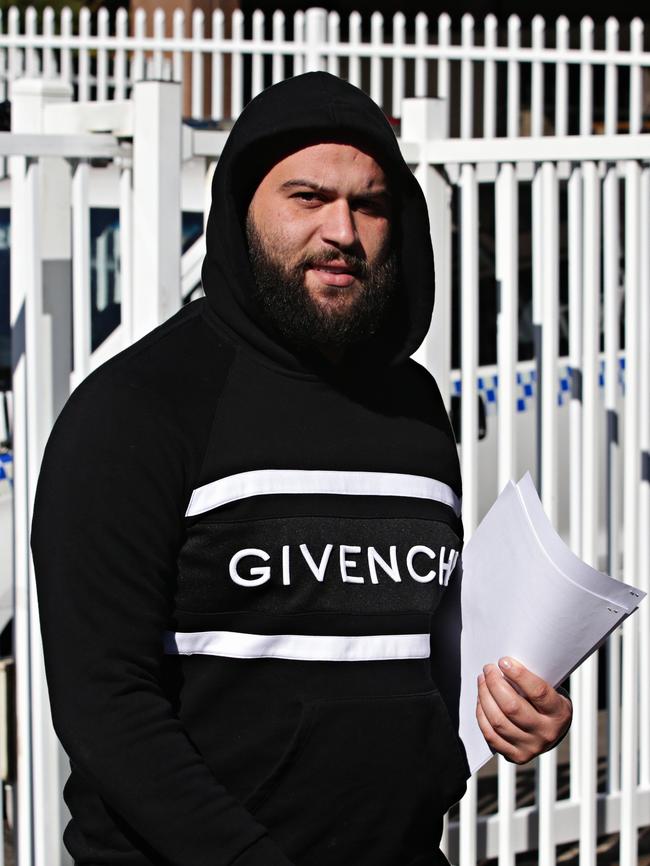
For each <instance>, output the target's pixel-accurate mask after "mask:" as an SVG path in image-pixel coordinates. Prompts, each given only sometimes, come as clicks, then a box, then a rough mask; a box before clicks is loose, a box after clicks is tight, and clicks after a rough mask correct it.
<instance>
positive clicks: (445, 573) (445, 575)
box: [439, 547, 458, 586]
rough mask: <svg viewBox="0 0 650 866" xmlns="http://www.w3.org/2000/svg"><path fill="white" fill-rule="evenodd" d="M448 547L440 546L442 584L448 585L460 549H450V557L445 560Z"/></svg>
mask: <svg viewBox="0 0 650 866" xmlns="http://www.w3.org/2000/svg"><path fill="white" fill-rule="evenodd" d="M445 553H446V548H444V547H441V548H440V578H439V580H440V586H447V584H448V583H449V578H450V577H451V573H452V571H453V570H454V568H455V567H456V561H457V560H458V551H457V550H453V549H452V550H450V551H449V559H447V560H445Z"/></svg>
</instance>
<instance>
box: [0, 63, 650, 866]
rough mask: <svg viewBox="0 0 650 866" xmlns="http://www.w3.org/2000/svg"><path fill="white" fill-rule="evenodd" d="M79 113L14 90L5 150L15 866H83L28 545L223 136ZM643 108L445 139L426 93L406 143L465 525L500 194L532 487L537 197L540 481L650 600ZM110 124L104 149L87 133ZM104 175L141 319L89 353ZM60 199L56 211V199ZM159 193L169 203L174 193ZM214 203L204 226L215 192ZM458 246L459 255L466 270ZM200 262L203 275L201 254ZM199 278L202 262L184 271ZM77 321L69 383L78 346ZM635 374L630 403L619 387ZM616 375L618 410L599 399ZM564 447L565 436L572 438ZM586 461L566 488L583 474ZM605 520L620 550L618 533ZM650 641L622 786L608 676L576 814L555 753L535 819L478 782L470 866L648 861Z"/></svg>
mask: <svg viewBox="0 0 650 866" xmlns="http://www.w3.org/2000/svg"><path fill="white" fill-rule="evenodd" d="M635 76H636V78H635ZM632 79H633V81H634V80H636V82H637V83H636V84H635V85H634V87H637V86H640V79H641V64H639V65H638V67H637V71H636V73H635V75H634V76H633V77H632ZM71 95H72V94H71V90H70V88H69V87H67V86H66V85H65V84H63V83H61V82H54V81H49V82H48V81H44V80H41V81H38V82H37V81H29V80H25V81H22V82H16V83H15V84H14V86H13V93H12V108H13V122H14V129H15V134H14V135H12V136H11V137H7V136H0V155H4V156H6V157H11V196H12V231H13V243H12V247H13V252H14V255H13V256H12V299H11V300H12V323H13V329H14V340H15V341H16V345H17V346H24V350H23V351H22V352H18V353H17V354H18V359H17V364H16V368H15V371H14V447H15V452H14V461H15V462H14V466H15V467H16V469H15V472H14V485H15V486H14V507H15V515H16V520H15V581H16V609H15V646H16V658H17V713H18V725H19V736H20V739H21V743H23V744H25V743H28V744H31V748H24V746H23V747H22V748H21V750H20V751H19V755H18V779H17V791H18V805H17V822H18V823H17V826H18V833H17V841H18V855H19V866H32V864H34V866H57V864H58V863H59V862H65V861H64V860H63V859H59V858H61V857H62V855H61V854H60V841H59V840H60V831H61V823H62V820H63V811H62V808H61V803H60V798H59V793H58V789H59V786H60V775H61V766H62V762H61V754H60V751H59V748H58V746H57V744H56V741H55V739H54V736H53V734H52V731H51V727H50V720H49V711H48V706H47V698H46V691H45V683H44V678H43V671H42V665H41V661H40V652H41V650H40V643H39V631H38V627H37V620H36V608H35V600H34V593H33V575H32V574H31V565H30V559H29V548H28V543H27V540H28V528H29V521H30V514H31V501H32V496H33V492H34V485H35V481H36V476H37V472H38V466H39V463H40V455H41V452H42V448H43V445H44V442H45V439H46V437H47V434H48V432H49V429H50V426H51V423H52V420H53V418H54V416H55V414H56V412H57V411H58V407H59V406H60V405H61V403H62V401H63V400H64V399H65V397H66V395H67V393H68V391H69V388H70V387H71V386H73V385H74V384H75V383H76V382H77V381H79V379H80V378H82V377H83V376H84V375H86V374H87V372H88V371H89V370H90V369H92V368H93V367H94V366H96V365H97V363H100V362H101V360H103V359H104V358H106V357H109V356H110V355H111V354H112V353H113V352H115V351H117V350H119V349H120V348H121V347H122V346H126V345H128V344H129V342H131V341H132V340H133V339H134V338H136V337H137V336H139V335H140V334H142V333H144V332H145V331H147V330H148V329H150V328H151V327H153V326H154V325H155V324H156V323H157V322H158V321H160V320H161V319H162V318H164V317H165V316H167V315H168V314H170V313H171V312H173V310H174V309H175V308H176V307H178V306H179V305H180V303H181V297H182V271H183V268H182V264H181V262H182V259H181V252H180V227H179V213H180V200H181V187H182V183H181V177H182V172H183V171H186V170H187V168H188V166H189V165H190V164H191V165H193V167H194V170H195V171H196V173H197V175H198V176H199V177H200V178H201V180H200V183H201V185H202V187H203V189H204V190H206V191H207V190H208V189H209V180H210V177H211V170H212V167H213V164H214V161H215V160H216V159H217V158H218V155H219V153H220V152H221V148H222V147H223V143H224V141H225V138H226V135H227V134H226V133H225V132H221V131H208V130H200V129H192V128H190V127H188V126H183V128H182V135H181V93H180V88H179V87H178V86H176V85H173V84H164V83H156V82H145V83H140V84H137V85H136V86H135V87H134V88H133V93H132V96H133V102H131V101H117V102H115V103H114V104H113V106H112V107H111V106H107V105H105V104H104V105H96V106H94V107H93V106H87V105H78V106H72V107H71V106H70V105H69V104H68V102H69V100H70V98H71ZM636 105H637V107H636V109H635V111H634V112H633V113H632V115H631V121H632V130H631V132H630V134H627V135H616V134H608V135H603V136H593V135H582V136H560V137H558V136H554V137H549V136H541V135H535V136H533V137H526V138H514V137H513V138H511V139H508V140H507V141H499V140H494V141H486V140H477V141H473V140H470V139H463V140H461V141H458V140H456V141H448V140H446V133H447V132H448V126H447V118H448V116H449V115H448V109H447V107H446V104H445V102H444V101H440V100H432V99H425V98H418V99H406V101H403V103H402V111H401V113H402V135H401V140H400V145H401V147H402V151H403V153H404V155H405V158H406V159H407V161H408V162H409V164H411V165H412V167H413V170H414V171H415V173H416V175H417V177H418V179H419V181H420V183H421V185H422V187H423V189H424V191H425V194H426V197H427V201H428V203H429V209H430V215H431V223H432V234H433V242H434V248H435V250H436V257H437V269H436V270H437V306H436V314H435V316H434V320H433V323H432V328H431V331H430V334H429V336H428V338H427V341H426V343H425V345H424V347H423V349H422V351H421V353H420V359H421V360H422V361H423V362H424V363H426V364H427V366H429V367H430V368H431V369H432V370H433V371H434V373H435V374H436V376H437V378H438V380H439V382H440V385H441V388H442V390H443V393H445V394H446V395H447V396H450V395H451V393H452V390H453V388H452V383H453V382H456V381H458V382H459V383H460V389H461V390H462V394H463V400H462V405H461V434H462V442H463V443H465V444H463V446H462V449H461V459H462V465H463V476H464V486H465V494H464V512H463V516H464V521H465V526H466V529H467V532H468V534H471V531H472V529H473V528H474V527H475V525H476V523H477V521H478V519H479V517H480V512H481V510H482V509H481V506H480V504H479V490H480V489H481V487H482V486H484V479H485V475H486V472H489V471H491V467H488V466H486V465H485V463H486V461H484V460H482V459H481V447H482V445H483V443H481V442H478V441H477V438H478V437H477V428H478V404H477V396H478V393H479V387H478V376H479V372H480V371H479V367H478V336H479V327H480V323H479V304H478V300H479V298H478V294H479V239H478V213H479V197H480V194H481V191H482V190H486V189H487V190H490V191H492V194H493V195H494V209H495V236H494V249H495V256H496V279H497V281H498V284H499V292H500V305H499V315H498V321H497V326H496V335H495V340H496V357H497V365H496V372H497V374H498V386H497V399H496V415H495V419H496V422H497V432H496V435H497V438H498V449H497V460H496V461H495V462H496V466H497V473H498V478H497V484H498V485H499V486H502V484H503V483H504V482H505V480H507V479H508V478H510V477H511V476H512V475H514V474H515V473H516V471H517V469H518V467H519V461H520V458H521V454H522V452H523V451H524V450H525V447H526V443H525V442H524V441H523V437H524V433H523V432H522V428H521V427H520V426H519V425H518V424H517V423H516V417H517V415H516V409H517V395H516V376H517V371H518V370H519V369H520V365H518V362H517V329H518V320H517V312H516V311H517V302H518V298H519V294H520V286H519V285H518V275H519V265H520V262H521V258H522V255H523V251H522V250H521V249H520V242H519V239H520V231H519V215H520V211H521V208H520V207H519V206H518V199H519V197H520V196H521V195H522V194H523V190H524V188H527V189H529V191H530V196H531V204H530V207H531V212H532V251H531V256H532V276H533V285H532V291H533V310H534V314H533V320H534V325H535V332H536V335H537V340H536V346H537V358H536V361H535V362H534V363H535V370H536V373H537V377H536V386H537V390H536V393H535V398H534V401H535V403H536V417H537V425H536V428H535V429H534V430H533V431H532V433H533V435H534V436H535V437H536V441H537V454H538V455H539V460H538V461H536V462H537V464H538V465H532V466H530V467H529V468H531V470H533V471H534V473H535V474H536V477H537V482H538V486H539V488H540V491H541V494H542V498H543V501H544V505H545V507H546V510H547V512H548V514H549V516H550V517H551V519H552V520H553V521H554V522H555V523H556V524H557V523H558V509H559V504H560V500H561V499H562V498H567V499H568V501H569V502H570V506H571V507H570V515H569V530H570V538H571V543H572V546H573V548H574V550H576V552H578V553H579V554H580V555H581V556H582V557H583V558H584V559H586V560H588V561H590V562H591V563H593V564H595V565H597V566H599V567H603V568H604V567H606V566H607V565H608V564H609V568H610V569H611V571H612V573H614V574H617V575H623V574H624V575H625V578H626V579H627V580H629V581H630V582H631V583H635V584H637V585H639V586H640V587H641V588H643V589H645V590H646V591H648V590H649V589H650V587H649V586H648V583H649V576H650V532H649V531H648V529H649V527H650V478H649V477H648V471H647V461H648V459H649V458H648V455H649V454H650V405H649V399H650V353H649V352H648V351H647V347H648V345H650V291H649V289H650V137H646V136H643V135H640V134H639V131H640V128H641V126H640V124H641V118H642V111H641V103H640V102H638V103H637V104H636ZM92 129H102V130H103V133H101V134H100V133H94V134H91V133H90V130H92ZM587 131H590V127H589V129H588V130H587ZM163 142H164V147H163V146H162V143H163ZM93 157H95V158H97V157H103V158H105V159H106V160H110V161H112V163H113V164H114V166H115V172H116V174H115V177H116V182H117V184H118V185H119V201H120V235H119V237H120V270H121V280H120V286H121V288H120V291H121V309H122V320H121V324H120V326H119V328H118V329H117V330H116V331H115V332H114V333H113V335H112V336H111V337H110V338H109V340H107V341H106V342H105V343H104V344H103V345H102V346H101V347H100V348H99V349H98V350H97V351H96V352H92V351H91V342H90V325H89V318H90V316H89V300H88V299H89V280H90V277H89V274H90V263H89V252H88V219H89V216H88V214H89V189H88V174H89V171H90V168H89V160H90V159H91V158H93ZM162 177H164V183H161V178H162ZM46 186H47V188H48V190H49V195H50V198H48V201H47V204H48V207H44V206H43V199H42V195H43V190H44V189H45V187H46ZM163 188H164V191H165V198H164V199H163V198H161V197H160V196H159V195H158V193H159V192H160V191H161V190H162V189H163ZM203 201H204V202H205V207H206V209H207V206H208V202H209V198H208V196H207V195H206V194H204V195H203ZM456 202H458V203H459V206H460V207H459V210H457V209H456ZM562 235H565V236H566V237H565V245H566V251H567V256H566V257H567V270H566V273H564V272H561V269H560V260H561V255H560V246H561V236H562ZM454 244H458V246H459V252H460V255H459V256H458V257H456V256H455V255H454V253H453V246H454ZM601 247H602V249H603V252H602V262H601ZM196 249H197V250H198V249H199V248H196ZM192 255H193V256H194V258H200V257H199V256H198V254H197V252H196V251H195V252H194V253H193V254H192ZM456 258H458V261H460V274H459V283H460V285H459V288H460V293H461V299H460V300H461V303H460V309H461V315H460V328H461V364H460V370H459V371H458V375H456V374H455V373H454V372H453V371H452V363H451V338H450V331H451V321H452V300H451V299H452V284H453V282H454V274H453V267H454V260H455V259H456ZM601 264H602V267H601ZM192 267H195V265H193V264H191V263H188V265H187V268H186V270H187V271H188V273H189V272H190V271H191V268H192ZM156 275H157V276H156ZM564 283H566V286H565V288H566V289H567V291H568V307H569V315H568V323H569V331H570V332H569V337H568V345H569V362H570V365H571V376H572V379H571V384H570V389H571V390H570V399H569V401H568V403H569V405H568V406H566V405H564V406H559V405H558V392H559V391H560V390H561V383H560V374H559V371H560V367H559V365H560V359H559V348H558V339H559V338H558V330H559V327H558V326H559V300H560V293H561V289H562V287H563V284H564ZM70 285H71V286H72V291H71V292H70ZM622 313H623V324H621V314H622ZM70 318H72V321H73V323H74V329H73V330H74V344H73V345H74V353H73V361H72V369H71V368H70V367H71V364H70V353H69V342H67V341H68V340H69V338H70V332H69V330H66V327H67V326H66V322H67V321H69V319H70ZM601 331H602V334H603V338H604V347H601V345H600V342H601ZM62 334H63V337H62V336H61V335H62ZM602 348H604V352H603V351H602ZM622 356H623V357H624V363H625V382H624V385H625V387H624V392H623V391H622V390H621V387H620V384H619V380H620V376H619V370H620V363H621V357H622ZM601 364H603V365H604V386H605V390H604V395H603V392H602V390H601V388H600V387H599V381H598V376H599V371H600V367H601ZM561 418H562V419H563V420H562V424H563V425H564V426H563V427H562V428H560V420H561ZM617 420H620V424H619V427H620V431H619V435H618V437H617V436H616V435H615V433H616V426H617V425H616V421H617ZM560 429H564V430H565V435H566V439H565V440H564V441H562V440H561V439H560ZM566 453H568V454H569V460H568V463H567V465H568V471H566V472H564V471H562V470H561V466H563V465H564V463H563V460H562V455H563V454H566ZM643 467H645V470H644V469H643ZM601 487H605V489H606V493H607V496H606V499H605V501H606V502H608V503H609V510H608V512H607V515H606V517H607V520H603V514H602V513H600V512H601V511H602V506H601V505H599V503H600V497H599V489H600V488H601ZM602 525H605V532H604V534H603V533H600V532H599V528H600V527H601V526H602ZM649 640H650V606H648V605H647V604H646V605H643V606H642V608H641V610H640V612H639V614H638V615H637V616H635V617H633V618H631V619H630V620H628V621H627V622H626V623H625V624H624V626H623V628H622V629H621V630H619V632H617V633H616V634H615V635H614V636H613V637H612V638H611V639H610V642H609V647H610V649H609V688H608V706H607V713H608V720H609V739H608V755H607V757H608V767H607V777H606V787H605V790H602V791H599V789H598V780H597V759H598V756H597V719H598V714H597V695H596V660H595V659H592V660H590V661H589V662H588V663H587V664H586V665H585V666H584V667H583V668H582V669H581V670H580V671H579V672H578V673H576V674H575V675H574V676H573V678H572V683H571V688H572V694H573V700H574V707H575V721H574V726H573V731H572V734H571V740H570V763H569V772H570V789H569V796H568V798H567V797H564V798H558V791H557V784H556V779H557V769H558V768H557V760H556V756H555V754H553V753H552V754H548V755H545V756H544V757H543V758H542V759H541V760H540V761H539V762H538V770H537V773H538V785H537V792H536V797H535V802H534V804H532V805H528V806H525V807H521V806H517V802H516V796H515V791H516V778H517V774H518V772H521V771H517V770H516V768H515V767H514V766H513V765H510V764H507V763H506V762H505V761H501V762H500V763H499V770H498V773H499V779H498V784H499V788H498V791H499V793H498V797H499V802H498V811H496V812H493V813H491V814H487V815H485V814H481V815H480V816H479V815H478V814H477V813H478V801H477V800H478V798H477V783H476V780H472V781H471V782H470V785H469V790H468V793H467V795H466V797H465V798H464V799H463V801H462V803H461V807H460V822H458V821H456V820H453V821H450V822H449V826H448V835H447V847H448V850H449V852H450V856H451V859H452V862H454V863H457V864H460V866H473V864H475V863H476V862H477V859H479V858H481V857H487V856H489V857H498V858H499V864H500V866H511V864H514V862H515V855H516V854H517V853H518V852H522V851H531V850H539V863H540V864H543V866H555V863H556V854H555V852H556V846H557V845H558V844H560V843H562V842H568V841H574V840H576V841H578V842H579V845H580V851H581V866H593V864H595V863H596V838H597V835H598V833H602V832H614V831H620V835H621V863H622V864H623V866H635V864H636V862H637V854H636V851H637V845H636V833H637V828H638V827H639V826H646V825H650V644H649Z"/></svg>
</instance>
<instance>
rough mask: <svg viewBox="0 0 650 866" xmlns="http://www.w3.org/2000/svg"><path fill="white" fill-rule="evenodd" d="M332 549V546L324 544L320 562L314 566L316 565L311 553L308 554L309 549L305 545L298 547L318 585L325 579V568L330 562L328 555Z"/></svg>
mask: <svg viewBox="0 0 650 866" xmlns="http://www.w3.org/2000/svg"><path fill="white" fill-rule="evenodd" d="M333 547H334V545H333V544H326V545H325V550H324V551H323V555H322V556H321V560H320V562H319V564H318V565H316V563H315V562H314V558H313V557H312V555H311V553H310V552H309V548H308V547H307V545H306V544H301V545H300V552H301V553H302V555H303V557H304V558H305V562H306V563H307V565H308V566H309V568H310V569H311V572H312V574H313V575H314V577H315V578H316V580H318V581H319V582H320V583H322V582H323V579H324V577H325V569H326V568H327V563H328V562H329V560H330V553H331V552H332V549H333Z"/></svg>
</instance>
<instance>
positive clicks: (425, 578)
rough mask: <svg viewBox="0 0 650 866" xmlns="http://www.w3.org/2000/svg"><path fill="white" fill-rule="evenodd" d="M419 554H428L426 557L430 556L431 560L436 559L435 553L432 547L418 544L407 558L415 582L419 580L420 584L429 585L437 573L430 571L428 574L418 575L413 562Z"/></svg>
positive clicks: (409, 571)
mask: <svg viewBox="0 0 650 866" xmlns="http://www.w3.org/2000/svg"><path fill="white" fill-rule="evenodd" d="M443 550H444V547H443ZM418 553H426V555H427V556H430V557H431V559H435V558H436V555H435V553H434V552H433V550H431V548H430V547H426V546H425V545H424V544H416V545H415V547H412V548H411V549H410V550H409V552H408V554H407V556H406V567H407V569H408V573H409V574H410V575H411V577H412V578H413V580H417V582H418V583H429V582H430V581H432V580H433V579H434V578H435V576H436V573H435V571H428V572H427V573H426V574H418V573H417V571H416V570H415V569H414V568H413V560H414V559H415V557H416V556H417V555H418Z"/></svg>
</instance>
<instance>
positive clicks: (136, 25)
mask: <svg viewBox="0 0 650 866" xmlns="http://www.w3.org/2000/svg"><path fill="white" fill-rule="evenodd" d="M647 42H648V39H647V34H646V33H645V30H644V25H643V22H642V21H641V20H640V19H634V20H633V21H632V22H631V23H630V24H629V25H627V24H626V25H625V26H621V25H620V24H619V22H618V21H617V20H616V19H614V18H610V19H609V20H608V21H607V23H606V24H605V25H604V27H596V26H595V24H594V22H593V21H592V19H590V18H583V19H582V20H581V21H580V22H579V24H575V25H572V24H571V23H570V22H569V20H568V19H567V18H566V17H564V16H562V17H560V18H558V19H557V21H555V22H552V23H547V22H546V21H545V20H544V19H543V18H542V17H541V16H535V17H534V18H533V19H532V23H531V24H530V26H528V25H526V26H524V25H523V24H522V21H521V20H520V18H518V17H517V16H516V15H513V16H510V18H508V20H507V22H499V21H498V20H497V19H496V17H495V16H494V15H487V16H486V17H485V19H483V20H482V21H478V20H475V19H474V18H473V17H472V16H470V15H464V16H463V17H462V19H461V21H460V25H459V26H456V25H455V24H454V23H453V22H452V19H451V17H450V16H449V15H447V14H443V15H440V16H439V17H437V18H434V17H432V16H427V15H426V14H425V13H422V12H421V13H418V14H417V15H415V16H409V17H407V16H405V15H404V14H403V13H402V12H397V13H396V14H394V15H392V16H384V15H382V14H381V13H380V12H373V13H372V14H371V15H369V16H365V17H364V16H362V15H361V14H360V13H358V12H352V13H350V14H349V15H340V14H339V13H338V12H327V11H326V10H324V9H321V8H308V9H306V10H304V11H303V10H301V11H298V12H296V13H294V14H293V15H285V13H284V12H282V11H281V10H276V11H275V12H273V13H271V14H264V13H263V12H261V11H260V10H256V11H255V12H253V13H252V14H251V15H248V16H247V15H244V13H243V12H242V11H241V10H235V11H234V12H233V13H232V14H231V15H229V16H226V15H225V14H224V12H223V11H222V10H220V9H218V10H215V12H214V13H212V15H210V16H207V17H206V16H205V15H204V13H203V12H202V11H201V10H195V11H194V13H193V14H192V15H191V16H186V15H185V13H184V12H183V11H182V10H180V9H177V10H175V12H174V13H173V15H172V16H168V15H166V14H165V12H164V10H162V9H156V10H155V11H154V12H153V13H152V14H151V15H147V13H146V12H145V11H144V10H143V9H138V10H137V11H136V12H135V13H134V14H133V15H131V16H129V14H128V13H127V11H126V9H119V10H118V11H117V13H116V14H115V15H114V16H112V15H111V14H109V11H108V10H107V9H105V8H101V9H99V10H98V12H97V14H96V16H95V17H94V19H93V16H92V15H91V12H90V10H89V9H88V8H87V7H84V8H82V9H81V10H80V12H79V15H78V19H77V20H76V21H75V18H74V16H73V14H72V11H71V10H70V9H69V8H65V9H63V10H62V11H61V12H60V14H56V13H55V12H54V11H53V10H52V9H51V8H49V7H48V8H46V9H45V10H44V11H43V13H42V14H41V15H40V16H39V14H38V13H37V11H36V9H35V8H33V7H30V8H29V9H27V10H26V12H25V13H24V14H22V13H21V12H20V11H19V9H18V8H17V7H11V8H9V10H8V11H7V12H6V14H5V15H4V16H3V17H2V18H0V97H2V96H4V97H6V95H7V92H8V85H9V83H10V82H11V81H13V80H14V79H16V78H19V77H21V76H23V75H25V76H29V77H38V76H43V77H45V78H60V79H62V80H63V81H66V82H69V83H71V84H73V85H74V88H75V95H76V98H77V99H78V100H79V101H82V102H85V101H88V100H90V99H94V100H99V101H103V100H107V99H116V100H123V99H125V98H127V97H128V96H129V95H130V93H131V90H132V87H133V84H134V83H135V82H136V81H140V80H143V79H145V78H149V79H157V80H173V81H178V82H181V83H182V84H183V99H184V101H183V105H184V113H185V115H186V116H192V117H194V118H201V119H214V120H217V121H228V120H230V119H232V118H236V117H237V116H238V114H239V113H240V112H241V110H242V108H243V106H244V105H245V104H246V102H247V101H248V100H249V99H251V98H252V97H254V96H255V95H256V94H257V93H259V92H260V91H261V90H262V89H263V88H264V87H266V86H268V85H270V84H272V83H276V82H277V81H280V80H281V79H283V78H285V77H288V76H290V75H296V74H299V73H301V72H305V71H310V70H316V69H325V70H327V71H329V72H331V73H333V74H335V75H340V76H342V77H345V78H346V79H347V80H349V81H350V82H351V83H352V84H355V85H357V86H359V87H361V88H363V89H364V90H366V91H367V92H368V93H369V94H370V95H371V96H372V98H373V99H374V100H375V101H376V102H377V103H378V104H379V105H381V106H382V107H383V109H384V111H385V112H386V113H387V114H388V115H389V116H390V117H392V118H394V119H395V122H396V123H397V122H398V121H399V119H400V118H401V116H402V103H403V100H404V99H405V98H408V97H412V96H415V97H433V96H436V97H439V98H441V99H444V100H445V104H446V105H447V109H446V111H447V113H446V118H445V119H446V126H447V135H450V136H452V137H461V138H470V137H472V136H478V135H480V136H482V137H484V138H492V137H494V136H508V137H515V136H520V135H531V136H542V135H550V134H553V135H559V136H564V135H567V134H571V135H573V134H580V135H590V134H592V133H599V132H606V133H607V134H610V135H612V134H616V133H625V132H631V133H639V132H641V131H643V130H649V129H650V51H649V50H648V47H647ZM601 92H602V93H603V94H604V97H605V98H604V100H602V99H601V98H600V93H601ZM452 106H455V108H454V109H453V110H452V109H451V107H452Z"/></svg>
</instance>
